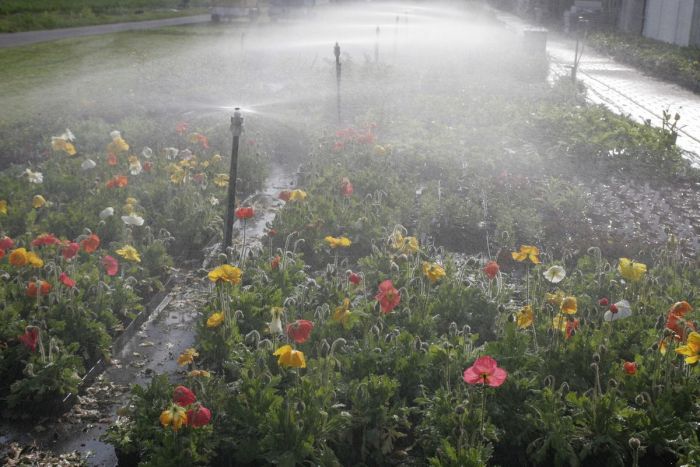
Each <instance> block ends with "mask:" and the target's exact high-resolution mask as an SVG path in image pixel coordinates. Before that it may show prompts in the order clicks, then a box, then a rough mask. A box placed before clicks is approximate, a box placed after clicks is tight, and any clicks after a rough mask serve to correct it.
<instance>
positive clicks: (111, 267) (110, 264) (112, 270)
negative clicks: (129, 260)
mask: <svg viewBox="0 0 700 467" xmlns="http://www.w3.org/2000/svg"><path fill="white" fill-rule="evenodd" d="M102 266H103V267H104V268H105V272H106V273H107V275H108V276H116V275H117V272H119V262H118V261H117V260H116V259H114V257H112V256H109V255H106V256H104V257H103V258H102Z"/></svg>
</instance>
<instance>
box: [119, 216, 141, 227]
mask: <svg viewBox="0 0 700 467" xmlns="http://www.w3.org/2000/svg"><path fill="white" fill-rule="evenodd" d="M122 221H124V223H125V224H126V225H137V226H139V225H143V217H141V216H137V215H136V214H129V215H128V216H122Z"/></svg>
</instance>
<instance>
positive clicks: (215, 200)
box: [209, 196, 219, 206]
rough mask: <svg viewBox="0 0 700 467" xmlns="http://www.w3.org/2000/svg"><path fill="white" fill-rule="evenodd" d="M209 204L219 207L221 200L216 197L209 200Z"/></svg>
mask: <svg viewBox="0 0 700 467" xmlns="http://www.w3.org/2000/svg"><path fill="white" fill-rule="evenodd" d="M209 204H211V205H212V206H216V205H218V204H219V198H217V197H216V196H212V197H211V198H209Z"/></svg>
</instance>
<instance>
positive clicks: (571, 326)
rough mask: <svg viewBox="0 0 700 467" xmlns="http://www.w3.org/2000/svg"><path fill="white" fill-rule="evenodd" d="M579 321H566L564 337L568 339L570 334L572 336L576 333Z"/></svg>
mask: <svg viewBox="0 0 700 467" xmlns="http://www.w3.org/2000/svg"><path fill="white" fill-rule="evenodd" d="M579 323H580V321H579V320H578V319H575V320H573V321H567V322H566V338H567V339H569V338H570V337H571V336H573V335H574V334H575V333H576V330H577V329H578V325H579Z"/></svg>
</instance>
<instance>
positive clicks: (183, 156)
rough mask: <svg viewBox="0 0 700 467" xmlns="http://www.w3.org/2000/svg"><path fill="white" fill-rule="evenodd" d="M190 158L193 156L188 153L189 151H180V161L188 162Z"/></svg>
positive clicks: (190, 152)
mask: <svg viewBox="0 0 700 467" xmlns="http://www.w3.org/2000/svg"><path fill="white" fill-rule="evenodd" d="M192 156H194V154H192V151H190V150H189V149H183V150H182V151H180V159H182V160H183V161H188V160H190V159H192Z"/></svg>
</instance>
